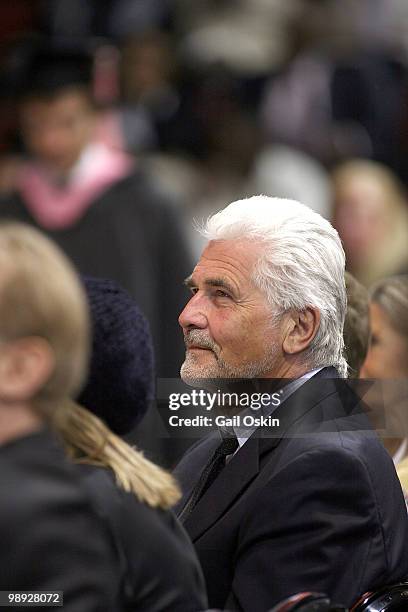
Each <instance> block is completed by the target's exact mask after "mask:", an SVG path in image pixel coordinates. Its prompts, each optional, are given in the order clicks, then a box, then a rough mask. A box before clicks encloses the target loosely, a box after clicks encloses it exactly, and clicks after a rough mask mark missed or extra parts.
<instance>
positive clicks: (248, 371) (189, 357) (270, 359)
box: [180, 346, 278, 386]
mask: <svg viewBox="0 0 408 612" xmlns="http://www.w3.org/2000/svg"><path fill="white" fill-rule="evenodd" d="M213 352H214V355H215V360H214V362H213V363H212V364H210V365H205V366H202V365H199V364H198V363H196V362H195V356H194V354H192V353H191V352H188V351H187V353H186V359H185V361H184V363H183V365H182V366H181V369H180V376H181V378H182V380H183V381H184V382H185V383H186V384H188V385H190V386H196V385H197V384H199V381H200V380H202V379H207V380H211V379H214V378H225V379H228V378H263V377H264V376H265V374H268V373H270V372H271V371H273V367H274V364H275V363H276V358H277V353H278V350H277V347H275V346H272V347H271V348H270V350H269V351H268V352H267V353H266V354H265V355H264V357H263V358H262V359H261V360H259V361H250V362H248V363H244V364H242V365H239V366H231V365H230V364H229V363H227V362H225V361H224V360H223V359H222V358H221V357H219V356H217V354H216V353H215V351H213Z"/></svg>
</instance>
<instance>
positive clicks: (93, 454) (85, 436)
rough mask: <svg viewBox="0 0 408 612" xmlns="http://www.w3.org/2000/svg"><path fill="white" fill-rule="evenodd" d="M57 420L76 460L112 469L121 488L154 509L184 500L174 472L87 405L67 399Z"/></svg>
mask: <svg viewBox="0 0 408 612" xmlns="http://www.w3.org/2000/svg"><path fill="white" fill-rule="evenodd" d="M53 422H54V426H55V428H56V430H57V432H58V433H59V435H60V436H61V438H62V441H63V443H64V446H65V449H66V452H67V454H68V456H69V457H70V458H71V459H72V460H73V461H75V462H76V463H85V464H89V465H97V466H101V467H105V468H110V469H111V470H112V472H113V473H114V475H115V478H116V483H117V485H118V486H119V487H120V488H122V489H123V490H124V491H127V492H128V493H133V494H134V495H136V497H137V498H138V499H139V501H141V502H143V503H145V504H147V505H148V506H151V507H153V508H162V509H167V508H170V507H171V506H173V505H174V504H175V503H176V502H177V501H178V500H179V499H180V497H181V495H180V491H179V489H178V486H177V485H176V482H175V480H174V479H173V477H172V476H171V475H170V474H168V473H167V472H166V471H165V470H163V469H162V468H160V467H158V466H157V465H155V464H154V463H152V462H151V461H149V460H148V459H146V458H145V457H144V456H143V454H142V453H141V452H140V451H138V450H136V449H134V448H132V447H131V446H129V444H127V443H126V442H125V441H124V440H122V439H121V438H119V436H117V435H116V434H114V433H113V432H112V431H111V430H110V429H109V428H108V427H107V426H106V425H105V424H104V423H103V422H102V421H101V419H99V418H98V417H97V416H95V415H94V414H92V413H91V412H89V411H88V410H86V408H83V407H82V406H79V405H78V404H76V403H75V402H73V401H67V402H65V403H64V405H63V406H61V407H60V409H59V410H58V411H57V412H56V414H55V416H54V421H53Z"/></svg>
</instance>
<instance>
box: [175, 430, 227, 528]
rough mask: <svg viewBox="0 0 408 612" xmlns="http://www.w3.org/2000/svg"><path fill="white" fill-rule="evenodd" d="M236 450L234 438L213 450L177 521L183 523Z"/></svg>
mask: <svg viewBox="0 0 408 612" xmlns="http://www.w3.org/2000/svg"><path fill="white" fill-rule="evenodd" d="M237 448H238V440H237V439H236V438H235V436H229V437H227V438H224V439H223V441H222V442H221V444H220V445H219V446H218V447H217V448H216V449H215V452H214V454H213V456H212V457H211V459H210V461H209V462H208V463H207V465H206V466H205V468H204V470H203V472H202V474H201V476H200V479H199V481H198V482H197V484H196V486H195V487H194V489H193V492H192V494H191V496H190V498H189V500H188V502H187V504H186V505H185V506H184V508H183V510H182V512H181V514H180V516H179V519H180V520H181V521H183V522H184V521H185V520H186V519H187V517H188V516H189V515H190V513H191V512H192V510H193V508H194V507H195V505H196V504H197V502H198V501H199V500H200V499H201V498H202V496H203V495H204V493H205V492H206V491H207V489H208V488H209V487H210V486H211V485H212V483H213V482H214V480H215V479H216V478H217V476H218V475H219V474H220V473H221V472H222V470H223V468H224V467H225V460H226V458H227V457H228V455H232V454H233V453H235V451H236V450H237Z"/></svg>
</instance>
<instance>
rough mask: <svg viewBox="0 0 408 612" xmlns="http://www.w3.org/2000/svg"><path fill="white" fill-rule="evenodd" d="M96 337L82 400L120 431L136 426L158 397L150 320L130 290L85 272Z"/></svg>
mask: <svg viewBox="0 0 408 612" xmlns="http://www.w3.org/2000/svg"><path fill="white" fill-rule="evenodd" d="M82 281H83V283H84V286H85V289H86V292H87V295H88V301H89V305H90V312H91V321H92V331H93V341H92V356H91V364H90V370H89V377H88V382H87V384H86V386H85V388H84V389H83V391H82V393H81V394H80V396H79V398H78V402H79V403H80V404H81V405H82V406H84V407H85V408H87V409H88V410H90V411H91V412H93V413H94V414H96V415H97V416H99V417H100V418H101V419H103V420H104V421H105V422H106V423H107V425H108V426H109V427H110V428H111V429H112V431H114V432H115V433H117V434H121V435H122V434H126V433H128V432H129V431H131V430H132V429H133V428H134V427H135V426H136V425H137V424H138V423H139V421H140V420H141V419H142V417H143V416H144V414H145V412H146V410H147V409H148V407H149V403H150V402H151V401H152V399H153V348H152V339H151V336H150V331H149V326H148V323H147V321H146V319H145V317H144V316H143V315H142V313H141V311H140V310H139V308H138V307H137V305H136V303H135V302H134V300H133V299H132V298H131V297H130V295H129V294H128V293H127V292H126V291H124V290H123V289H121V288H120V287H119V286H118V285H117V284H116V283H115V282H114V281H111V280H104V279H99V278H91V277H85V276H83V277H82Z"/></svg>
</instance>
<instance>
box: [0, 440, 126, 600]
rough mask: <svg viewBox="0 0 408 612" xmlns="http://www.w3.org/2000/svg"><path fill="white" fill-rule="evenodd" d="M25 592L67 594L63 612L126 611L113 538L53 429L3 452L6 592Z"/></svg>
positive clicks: (0, 501) (0, 583)
mask: <svg viewBox="0 0 408 612" xmlns="http://www.w3.org/2000/svg"><path fill="white" fill-rule="evenodd" d="M19 590H21V591H33V590H34V591H37V590H43V591H46V592H47V593H52V592H53V591H63V593H64V608H63V609H64V612H108V611H109V612H111V611H112V612H114V611H116V610H119V609H121V608H119V605H118V602H119V598H118V580H117V578H116V571H115V556H114V548H113V544H112V540H111V537H110V534H109V532H108V530H106V528H105V526H104V525H103V523H102V521H101V520H100V519H99V517H98V516H97V514H96V512H94V510H93V507H92V505H91V502H90V498H89V497H88V494H87V492H86V490H85V489H84V488H83V487H82V485H81V483H80V481H79V479H78V477H77V474H76V473H75V471H74V468H73V467H72V465H71V464H69V463H68V461H66V460H65V456H64V453H63V450H62V448H60V446H59V445H58V444H57V442H56V440H55V439H54V436H53V435H52V434H51V432H50V431H48V430H47V429H44V430H42V431H39V432H37V433H33V434H31V435H27V436H25V437H23V438H18V439H16V440H14V441H12V442H9V443H7V444H4V445H1V446H0V591H19ZM12 609H13V610H26V609H27V608H24V607H21V608H20V607H18V608H17V607H16V608H12ZM37 609H39V608H37ZM44 609H45V608H44ZM47 609H48V608H47Z"/></svg>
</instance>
